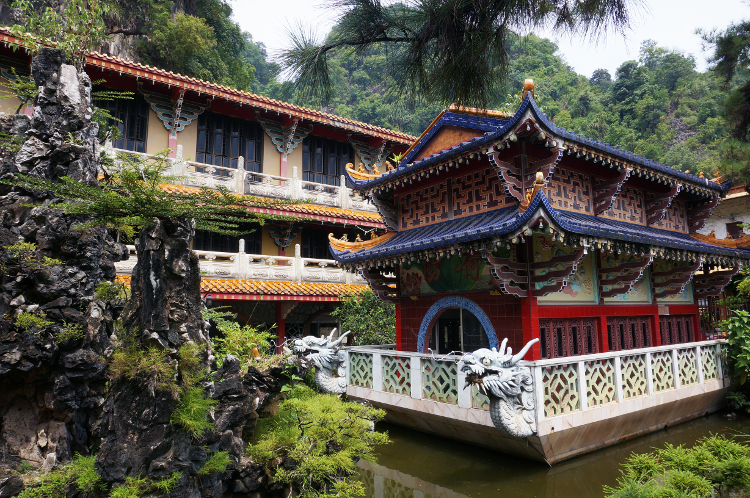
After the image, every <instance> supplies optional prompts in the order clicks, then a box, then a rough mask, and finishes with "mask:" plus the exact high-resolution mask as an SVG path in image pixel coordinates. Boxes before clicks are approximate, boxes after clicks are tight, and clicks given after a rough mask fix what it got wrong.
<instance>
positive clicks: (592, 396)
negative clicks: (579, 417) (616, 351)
mask: <svg viewBox="0 0 750 498" xmlns="http://www.w3.org/2000/svg"><path fill="white" fill-rule="evenodd" d="M585 365H586V369H585V371H586V399H587V400H588V405H589V406H596V405H606V404H607V403H613V402H614V401H615V400H616V399H617V388H616V385H615V363H614V360H613V359H607V360H595V361H587V362H586V363H585Z"/></svg>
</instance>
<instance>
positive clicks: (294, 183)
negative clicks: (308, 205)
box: [289, 166, 302, 199]
mask: <svg viewBox="0 0 750 498" xmlns="http://www.w3.org/2000/svg"><path fill="white" fill-rule="evenodd" d="M297 175H298V174H297V166H292V180H291V181H290V182H289V183H290V184H291V188H292V199H302V184H301V183H300V181H299V177H298V176H297Z"/></svg>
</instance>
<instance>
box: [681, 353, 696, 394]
mask: <svg viewBox="0 0 750 498" xmlns="http://www.w3.org/2000/svg"><path fill="white" fill-rule="evenodd" d="M697 362H698V360H697V358H696V357H695V349H694V348H690V349H680V350H678V351H677V364H678V366H679V368H680V386H689V385H691V384H697V383H698V365H697Z"/></svg>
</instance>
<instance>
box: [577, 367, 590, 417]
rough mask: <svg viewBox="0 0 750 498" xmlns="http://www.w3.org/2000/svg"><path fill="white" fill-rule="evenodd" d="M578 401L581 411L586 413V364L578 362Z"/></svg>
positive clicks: (587, 401)
mask: <svg viewBox="0 0 750 498" xmlns="http://www.w3.org/2000/svg"><path fill="white" fill-rule="evenodd" d="M578 399H579V403H580V405H581V411H582V412H583V411H586V410H588V408H589V399H588V394H587V392H586V362H585V361H579V362H578Z"/></svg>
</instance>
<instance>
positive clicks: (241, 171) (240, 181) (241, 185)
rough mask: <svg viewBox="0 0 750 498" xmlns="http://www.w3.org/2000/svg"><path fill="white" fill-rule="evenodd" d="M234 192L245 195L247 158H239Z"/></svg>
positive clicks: (235, 173)
mask: <svg viewBox="0 0 750 498" xmlns="http://www.w3.org/2000/svg"><path fill="white" fill-rule="evenodd" d="M234 175H235V177H234V190H235V192H237V193H238V194H244V193H245V158H244V157H242V156H240V157H238V158H237V171H235V172H234Z"/></svg>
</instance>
